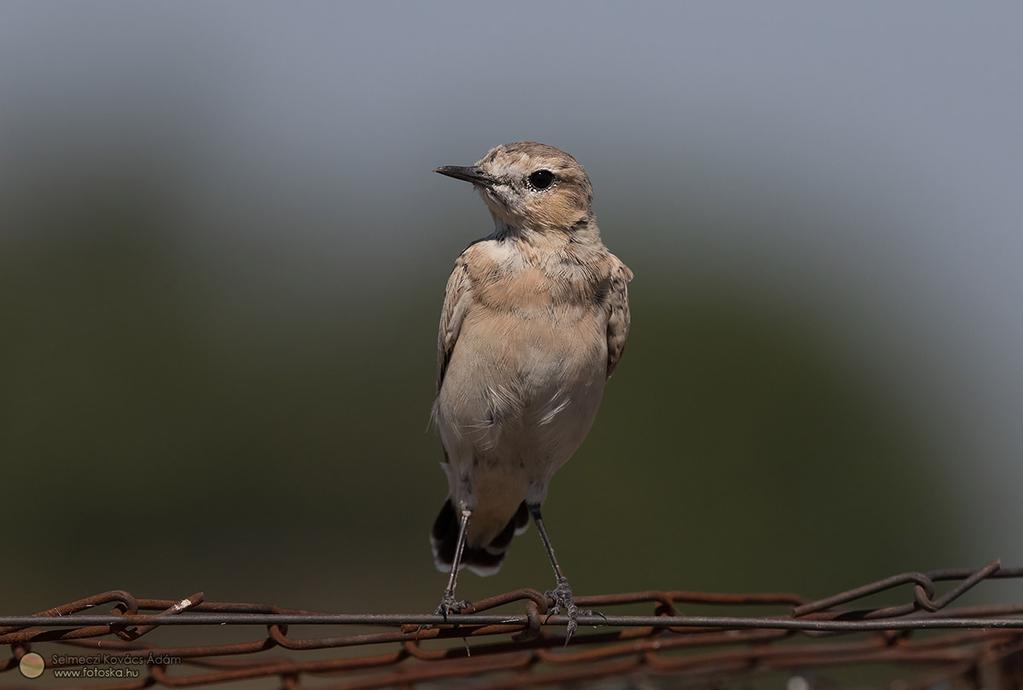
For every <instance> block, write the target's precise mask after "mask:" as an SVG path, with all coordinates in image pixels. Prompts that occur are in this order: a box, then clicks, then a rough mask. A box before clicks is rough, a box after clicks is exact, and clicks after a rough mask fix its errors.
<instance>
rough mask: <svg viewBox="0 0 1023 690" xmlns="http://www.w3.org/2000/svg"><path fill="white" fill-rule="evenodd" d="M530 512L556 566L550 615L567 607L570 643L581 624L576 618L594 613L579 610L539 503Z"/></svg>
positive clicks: (553, 564) (551, 560)
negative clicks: (555, 552)
mask: <svg viewBox="0 0 1023 690" xmlns="http://www.w3.org/2000/svg"><path fill="white" fill-rule="evenodd" d="M529 514H530V515H532V516H533V522H535V523H536V531H537V532H539V533H540V540H541V541H542V542H543V547H544V549H546V550H547V558H548V559H550V562H551V567H552V568H554V579H555V583H556V584H555V586H554V589H552V590H550V591H549V592H546V594H547V596H548V597H550V598H551V600H552V601H553V602H554V605H553V606H552V607H551V608H550V610H549V611H548V615H552V616H553V615H555V614H557V613H558V612H560V611H561V609H562V608H564V609H565V615H567V616H568V628H567V632H568V634H567V636H566V637H565V644H568V642H569V640H571V639H572V636H573V635H574V634H575V631H576V628H577V627H579V624H578V623H576V618H577V617H578V616H579V614H580V613H581V614H582V615H584V616H586V615H592V612H590V611H579V608H578V607H577V606H576V605H575V600H574V599H573V598H572V588H571V587H570V586H569V585H568V578H566V577H565V574H564V573H563V572H561V566H560V565H558V559H557V557H556V556H555V555H554V547H553V546H551V538H550V537H549V536H548V535H547V528H546V527H544V524H543V516H542V515H541V514H540V506H539V505H531V506H529Z"/></svg>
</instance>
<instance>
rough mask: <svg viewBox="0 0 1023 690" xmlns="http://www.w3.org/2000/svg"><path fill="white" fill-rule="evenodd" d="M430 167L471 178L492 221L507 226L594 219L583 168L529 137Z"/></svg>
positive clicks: (556, 227) (549, 226) (573, 226)
mask: <svg viewBox="0 0 1023 690" xmlns="http://www.w3.org/2000/svg"><path fill="white" fill-rule="evenodd" d="M435 172H438V173H440V174H441V175H447V176H448V177H454V178H456V179H459V180H465V181H467V182H471V183H472V184H473V186H474V187H475V188H476V190H477V191H478V192H479V193H480V196H482V197H483V201H484V202H486V204H487V207H488V208H489V209H490V213H491V214H492V215H493V216H494V220H495V222H497V223H498V224H499V225H501V226H505V227H507V228H511V229H526V230H532V231H536V232H556V231H562V232H572V231H574V230H578V229H581V228H584V227H587V226H589V225H590V221H591V220H592V219H593V213H592V211H591V209H590V204H591V203H592V200H593V188H592V187H591V186H590V178H589V177H588V176H587V175H586V170H584V169H583V166H581V165H579V162H578V161H577V160H576V159H575V158H573V157H572V156H570V155H568V154H567V153H565V152H564V151H562V150H560V149H556V148H554V147H553V146H547V145H546V144H538V143H536V142H534V141H520V142H516V143H514V144H502V145H501V146H496V147H494V148H492V149H491V150H490V151H488V152H487V155H485V156H483V158H481V159H480V160H479V161H477V162H476V164H475V165H471V166H458V165H445V166H443V167H440V168H437V169H436V171H435ZM594 227H595V226H594Z"/></svg>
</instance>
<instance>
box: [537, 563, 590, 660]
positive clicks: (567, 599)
mask: <svg viewBox="0 0 1023 690" xmlns="http://www.w3.org/2000/svg"><path fill="white" fill-rule="evenodd" d="M544 594H546V595H547V598H549V599H550V600H551V606H550V607H549V608H548V609H547V617H548V618H550V617H551V616H556V615H558V614H559V613H561V611H562V609H564V611H565V615H566V616H567V617H568V626H567V627H566V635H565V644H566V645H567V644H568V643H569V642H570V641H571V639H572V636H573V635H575V631H576V629H578V627H579V623H578V622H577V621H578V618H579V616H592V615H598V616H603V614H601V613H597V614H594V612H593V611H585V610H583V611H580V610H579V607H578V606H576V605H575V599H574V598H573V597H572V588H571V587H569V585H568V580H566V579H564V578H562V579H560V580H558V584H557V586H556V587H555V588H554V589H552V590H550V591H549V592H544Z"/></svg>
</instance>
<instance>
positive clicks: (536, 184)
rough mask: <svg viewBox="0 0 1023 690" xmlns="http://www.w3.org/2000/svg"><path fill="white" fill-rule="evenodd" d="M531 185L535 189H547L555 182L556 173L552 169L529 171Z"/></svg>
mask: <svg viewBox="0 0 1023 690" xmlns="http://www.w3.org/2000/svg"><path fill="white" fill-rule="evenodd" d="M528 179H529V186H530V187H532V188H533V189H547V188H548V187H550V186H551V183H552V182H554V173H552V172H551V171H550V170H536V171H534V172H531V173H529V178H528Z"/></svg>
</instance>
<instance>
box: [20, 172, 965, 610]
mask: <svg viewBox="0 0 1023 690" xmlns="http://www.w3.org/2000/svg"><path fill="white" fill-rule="evenodd" d="M140 176H141V175H140V174H139V172H138V171H136V170H133V169H130V168H129V169H128V170H127V171H126V172H125V173H124V174H122V175H114V176H112V177H111V178H110V179H103V180H100V181H98V182H97V181H87V180H84V179H80V180H72V181H70V182H66V183H65V184H64V186H61V185H57V186H49V187H45V188H44V190H45V191H44V190H42V189H41V190H40V192H39V196H38V197H37V198H35V199H34V200H33V199H32V198H31V194H27V193H24V190H22V191H23V194H22V196H21V198H20V200H21V202H23V203H22V205H21V206H20V208H21V209H22V210H23V212H24V213H25V215H24V217H23V221H24V226H23V227H24V228H27V229H28V230H30V232H21V233H10V234H7V235H6V236H5V237H4V243H3V251H2V252H0V277H2V291H0V309H2V314H0V316H2V322H3V324H4V328H3V333H4V337H3V338H2V340H0V378H2V380H3V381H4V384H3V386H2V388H0V456H2V457H3V458H4V461H5V466H4V467H5V481H4V485H5V486H4V489H3V491H4V497H5V499H4V504H5V512H6V514H7V515H8V516H9V517H10V519H11V522H10V523H9V524H10V526H11V528H10V529H9V530H8V533H7V539H6V547H5V550H6V552H7V553H8V558H7V559H6V561H7V562H6V567H5V568H4V570H3V574H2V575H0V609H3V610H5V611H11V612H24V611H30V610H35V609H38V608H42V607H44V606H47V605H52V604H54V603H56V602H59V601H64V600H69V599H72V598H75V597H77V596H80V595H84V594H86V593H90V592H93V591H100V590H105V589H110V588H125V589H128V590H130V591H132V592H135V593H137V594H144V595H150V596H168V597H174V596H179V595H184V594H187V593H189V592H192V591H195V590H200V589H201V590H204V591H206V592H207V594H208V596H210V597H211V598H216V599H235V600H261V601H272V602H275V603H279V604H282V605H288V606H297V607H310V608H319V609H331V610H367V609H375V610H381V611H398V610H414V611H415V610H428V609H431V608H432V607H433V605H434V599H435V598H436V597H437V595H438V594H439V592H440V588H441V586H442V583H443V576H442V575H441V574H439V573H437V572H435V571H434V569H433V566H432V563H431V558H430V553H429V546H428V542H427V532H428V528H429V525H430V523H431V520H432V519H433V517H434V514H435V511H436V510H437V508H438V506H439V505H440V502H441V501H442V500H443V498H444V495H445V484H444V480H443V477H442V474H441V472H440V471H439V470H438V469H437V465H436V463H437V461H438V459H439V457H440V451H439V441H438V440H437V438H436V436H435V434H433V433H428V432H427V431H426V424H427V419H428V410H429V407H430V403H431V399H432V394H433V380H434V372H433V367H434V361H435V360H434V357H435V354H434V350H433V348H434V342H435V328H436V319H437V311H438V309H439V306H440V298H441V294H442V290H443V285H444V281H445V278H446V274H447V271H448V269H449V267H450V264H451V260H452V259H453V257H454V255H455V254H456V253H457V251H458V248H459V245H457V244H453V245H450V246H441V245H446V244H447V243H446V242H440V243H438V246H437V247H436V248H435V249H432V250H431V254H430V256H426V257H420V260H419V261H418V262H417V263H416V264H415V268H412V269H410V270H407V271H405V272H403V273H401V274H397V273H394V272H391V271H388V270H387V267H386V266H383V265H381V266H380V271H375V270H371V271H368V272H364V273H353V274H352V275H351V276H348V277H346V276H344V275H341V276H338V277H337V281H336V283H334V284H332V285H330V286H324V285H315V286H313V287H309V285H307V283H306V281H305V277H304V272H305V271H306V269H307V268H308V266H307V265H306V264H303V262H302V261H301V260H299V259H296V258H295V257H292V256H289V255H288V254H286V253H275V252H272V251H246V249H245V247H244V246H240V245H243V244H244V243H245V242H246V238H245V236H244V235H243V236H240V237H238V238H237V239H236V240H235V241H236V242H237V243H239V246H237V247H236V248H235V251H233V252H230V253H224V254H218V255H208V254H207V255H202V256H197V255H196V253H195V252H189V251H184V250H183V249H182V235H181V228H180V226H179V225H178V222H179V221H178V220H176V217H175V214H174V213H171V212H168V211H169V209H173V193H172V192H173V188H162V187H161V186H160V183H159V180H157V181H156V182H154V183H152V184H151V185H148V186H147V185H142V186H139V185H137V184H136V186H135V188H134V190H133V191H134V193H132V194H125V193H124V191H123V190H124V188H125V185H130V181H131V180H138V179H139V178H140ZM129 188H130V187H129ZM448 220H449V219H447V218H444V219H438V222H442V221H443V222H447V221H448ZM324 222H325V223H329V224H332V225H334V226H335V227H336V228H337V231H338V232H341V233H344V232H347V231H348V229H347V228H346V227H345V219H344V217H343V216H341V217H333V218H328V219H325V221H324ZM682 222H683V223H684V222H685V219H683V220H682ZM702 222H703V223H705V224H706V223H708V219H706V218H704V219H702ZM271 229H272V228H271ZM252 230H253V236H257V237H258V236H259V232H258V228H253V229H252ZM419 230H421V231H424V232H430V231H431V230H435V231H436V232H437V235H438V237H440V238H446V237H457V236H458V235H457V233H458V232H460V231H459V230H458V228H457V226H455V227H454V229H442V228H441V227H438V228H435V229H431V228H426V229H422V228H420V229H419ZM702 230H703V231H706V232H713V231H714V228H713V226H709V227H704V228H702ZM470 237H471V235H466V236H465V237H464V238H462V239H463V240H468V239H469V238H470ZM454 241H455V242H458V241H461V240H457V239H456V240H454ZM608 242H609V244H610V245H611V246H612V248H616V247H615V237H614V235H613V234H610V237H609V238H608ZM325 251H327V252H328V253H329V252H330V251H339V252H340V251H342V250H338V249H335V250H330V249H327V250H325ZM345 251H347V250H345ZM395 251H399V252H400V251H401V249H400V245H396V246H395ZM623 256H624V257H625V259H626V260H627V261H628V262H629V263H630V265H631V266H632V268H633V269H634V270H635V272H636V275H637V278H636V280H635V282H634V283H633V285H632V289H631V299H632V305H633V307H632V310H633V324H634V326H633V334H632V337H631V340H630V342H629V345H628V349H627V352H626V356H625V360H624V363H623V365H622V367H621V368H620V370H619V372H618V373H617V374H616V376H615V377H614V379H613V381H612V382H611V385H610V386H609V389H608V393H607V397H606V400H605V404H604V408H603V410H602V412H601V416H600V418H599V420H598V422H597V424H596V426H595V428H594V431H593V432H592V434H591V436H590V438H589V439H588V440H587V442H586V443H585V445H584V447H583V448H582V450H581V451H580V452H579V454H578V455H577V457H576V458H574V459H573V461H572V462H571V463H569V465H568V466H567V467H566V468H565V469H564V470H563V471H562V472H561V473H560V474H559V476H558V477H557V478H556V479H555V482H554V485H553V488H552V490H551V494H550V499H549V505H548V507H547V510H546V512H547V516H548V521H549V524H550V527H551V530H552V534H553V537H554V539H555V543H556V545H557V548H558V550H559V553H560V554H561V557H562V559H563V562H564V564H565V566H566V569H567V572H568V573H569V575H570V577H571V579H572V581H573V584H574V586H575V588H576V589H577V591H579V592H598V591H611V590H631V589H645V588H653V587H664V588H687V589H714V590H754V589H760V590H768V589H796V590H801V591H805V592H809V593H826V592H829V591H831V590H835V589H838V588H842V587H845V586H848V585H852V584H855V583H858V582H860V581H861V580H865V579H869V578H872V577H875V576H880V575H885V574H889V573H891V572H894V571H898V570H902V569H916V568H920V567H922V566H923V567H928V566H929V565H939V564H947V563H956V562H958V558H959V557H960V555H961V554H962V553H964V549H965V547H964V542H963V540H964V539H965V538H966V534H965V533H964V532H963V531H962V529H961V527H960V525H962V524H963V518H964V516H963V515H962V514H961V512H960V511H959V510H958V508H957V506H958V504H957V502H956V501H955V500H954V498H953V492H954V489H955V486H954V484H953V482H954V478H951V477H942V476H941V475H940V474H938V473H934V472H931V471H929V466H930V465H931V463H933V462H934V454H935V452H937V451H940V449H936V448H934V447H933V446H932V445H931V444H930V443H929V442H928V440H927V434H926V432H925V430H922V429H919V428H916V427H915V425H914V423H913V421H912V419H913V417H912V416H911V415H909V414H908V413H907V411H906V410H904V409H900V408H899V406H898V404H897V403H895V402H893V401H892V400H891V399H890V398H889V397H888V396H887V395H886V393H885V391H884V389H883V388H880V387H878V386H877V384H876V383H872V380H873V379H872V377H871V376H868V375H867V373H866V372H863V371H860V370H858V369H857V367H856V365H854V364H853V363H851V362H849V361H847V358H845V357H844V356H843V354H842V352H843V348H842V343H840V342H835V340H834V334H832V333H830V332H829V331H828V330H827V329H826V328H825V327H824V326H823V324H822V323H821V322H820V321H819V320H818V319H816V318H815V317H814V315H812V314H809V313H806V312H804V311H801V310H800V309H798V308H797V307H795V306H794V305H792V304H786V303H784V302H782V301H779V300H777V299H774V298H770V297H767V296H765V295H764V294H760V293H756V292H754V291H751V290H749V289H747V288H746V287H745V286H743V285H741V284H729V283H728V282H727V281H713V280H707V279H702V278H701V279H694V278H691V277H687V276H686V275H684V274H683V273H680V272H678V271H672V270H669V269H668V268H667V267H666V266H665V264H664V263H663V262H659V261H658V260H657V259H656V258H655V257H651V256H649V255H643V254H642V253H640V254H638V255H636V256H630V255H628V254H623ZM336 258H337V260H338V263H339V264H341V263H345V262H349V261H351V259H352V257H351V256H341V255H340V254H339V255H338V256H337V257H336ZM319 260H324V261H328V262H329V261H330V256H329V254H328V256H327V257H326V258H324V257H321V258H320V259H319ZM289 284H294V285H304V286H305V287H304V288H302V289H298V290H296V291H295V293H294V294H290V295H284V296H282V295H281V294H280V293H281V288H280V286H282V285H284V286H287V285H289ZM550 579H551V578H550V575H549V573H548V569H547V564H546V562H545V560H544V557H543V554H542V551H541V549H540V546H539V543H538V540H537V539H536V537H535V533H533V532H530V533H528V534H527V535H526V536H523V537H520V538H519V539H518V540H517V542H516V543H515V545H514V546H513V548H512V553H511V557H510V558H509V560H508V562H507V565H506V567H505V569H504V570H503V571H502V572H501V573H500V574H499V575H498V576H497V577H495V578H492V579H487V580H482V579H479V578H475V577H474V576H472V575H468V574H467V575H466V576H465V577H463V579H462V580H463V581H462V587H463V591H462V594H464V595H465V596H468V597H478V596H481V595H484V594H487V593H493V592H495V591H498V590H505V589H509V588H513V587H519V586H534V587H538V588H545V587H547V586H548V585H549V581H550Z"/></svg>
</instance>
